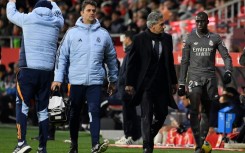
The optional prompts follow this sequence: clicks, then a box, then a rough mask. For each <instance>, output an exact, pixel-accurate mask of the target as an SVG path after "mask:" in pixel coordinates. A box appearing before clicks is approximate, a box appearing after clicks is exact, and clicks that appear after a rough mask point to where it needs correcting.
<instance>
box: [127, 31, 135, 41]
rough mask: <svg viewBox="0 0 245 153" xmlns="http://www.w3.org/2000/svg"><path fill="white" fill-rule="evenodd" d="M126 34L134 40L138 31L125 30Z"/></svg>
mask: <svg viewBox="0 0 245 153" xmlns="http://www.w3.org/2000/svg"><path fill="white" fill-rule="evenodd" d="M124 35H125V37H129V38H130V39H131V40H133V39H134V36H135V35H136V32H135V31H131V30H130V31H125V32H124Z"/></svg>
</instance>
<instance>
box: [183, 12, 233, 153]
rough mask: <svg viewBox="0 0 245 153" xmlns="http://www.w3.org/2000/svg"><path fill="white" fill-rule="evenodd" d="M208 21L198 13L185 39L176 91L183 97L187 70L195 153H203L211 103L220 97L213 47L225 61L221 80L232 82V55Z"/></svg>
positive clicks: (202, 13)
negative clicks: (210, 27) (194, 25)
mask: <svg viewBox="0 0 245 153" xmlns="http://www.w3.org/2000/svg"><path fill="white" fill-rule="evenodd" d="M208 23H209V21H208V15H207V14H206V13H205V12H200V13H198V14H197V16H196V30H194V31H192V32H191V33H190V34H189V35H188V36H187V38H186V40H184V46H183V49H182V60H181V70H180V77H179V89H178V94H179V96H183V95H185V94H186V91H185V83H186V76H187V71H188V89H189V98H190V104H191V105H190V124H191V128H192V132H193V134H194V138H195V141H196V148H195V153H202V150H201V148H202V145H203V142H204V140H205V138H206V136H207V133H208V129H209V121H208V120H209V110H210V106H211V102H212V101H217V100H218V99H219V96H218V87H217V79H216V74H215V54H216V50H218V51H219V52H220V54H221V56H222V58H223V60H224V63H225V69H226V72H225V74H224V80H223V81H224V83H225V84H227V83H230V82H231V71H232V61H231V57H230V55H229V53H228V50H227V48H226V47H225V44H224V42H223V41H222V39H221V37H220V36H219V35H218V34H215V33H212V32H209V30H208ZM200 106H202V107H201V110H200Z"/></svg>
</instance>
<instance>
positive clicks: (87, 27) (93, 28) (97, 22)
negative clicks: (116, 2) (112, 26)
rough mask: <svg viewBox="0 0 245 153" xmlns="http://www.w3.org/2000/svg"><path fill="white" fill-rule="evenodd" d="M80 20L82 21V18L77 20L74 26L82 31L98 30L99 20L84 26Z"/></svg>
mask: <svg viewBox="0 0 245 153" xmlns="http://www.w3.org/2000/svg"><path fill="white" fill-rule="evenodd" d="M82 19H83V18H82V17H80V18H78V19H77V22H76V26H78V27H81V28H84V29H92V30H96V29H98V28H100V22H99V20H97V19H95V20H96V22H95V23H93V24H84V23H83V22H82Z"/></svg>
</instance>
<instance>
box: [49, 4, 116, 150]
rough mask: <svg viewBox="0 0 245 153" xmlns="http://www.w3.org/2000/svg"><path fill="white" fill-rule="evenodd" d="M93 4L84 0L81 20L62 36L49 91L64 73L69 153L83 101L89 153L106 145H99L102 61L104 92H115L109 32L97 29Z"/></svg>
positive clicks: (75, 138) (74, 142)
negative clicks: (67, 104) (68, 104)
mask: <svg viewBox="0 0 245 153" xmlns="http://www.w3.org/2000/svg"><path fill="white" fill-rule="evenodd" d="M96 6H97V4H96V2H95V1H93V0H85V1H83V3H82V7H81V17H80V18H78V20H77V22H76V25H75V26H74V27H72V28H70V29H69V30H68V31H67V33H66V34H65V36H64V38H63V40H62V42H61V45H60V47H59V49H58V52H59V55H58V57H57V63H56V67H55V77H54V82H53V84H52V87H51V88H52V89H54V88H55V87H56V86H59V87H60V85H61V82H62V81H63V77H64V75H65V74H66V70H68V73H67V74H68V81H69V83H70V84H71V88H70V100H71V106H70V123H69V126H70V136H71V142H72V144H71V149H70V153H77V152H78V131H79V123H80V122H79V121H80V119H79V116H80V112H81V110H82V107H83V104H84V103H85V101H86V100H87V104H88V111H89V117H90V133H91V137H92V149H91V152H92V153H100V152H104V151H105V150H106V149H107V146H108V142H104V143H101V144H100V142H99V134H100V102H101V100H100V97H101V96H100V95H101V88H102V84H103V80H104V76H105V70H104V68H103V62H105V63H106V65H107V68H108V71H107V72H108V74H107V75H108V81H109V85H108V93H109V94H110V95H111V94H112V93H114V91H115V82H116V81H117V74H118V68H117V57H116V51H115V49H114V46H113V43H112V39H111V37H110V35H109V33H108V32H107V31H106V30H105V29H103V28H101V26H100V23H99V21H98V20H97V19H95V15H96Z"/></svg>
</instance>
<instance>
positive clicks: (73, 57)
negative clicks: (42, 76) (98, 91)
mask: <svg viewBox="0 0 245 153" xmlns="http://www.w3.org/2000/svg"><path fill="white" fill-rule="evenodd" d="M57 56H58V57H57V61H56V66H55V77H54V81H57V82H62V81H63V78H64V75H68V81H69V83H70V84H73V85H100V84H103V80H104V77H105V70H104V68H103V66H102V65H103V63H106V65H107V68H108V71H107V73H108V81H109V82H116V81H117V74H118V68H117V61H116V51H115V49H114V46H113V43H112V40H111V37H110V35H109V33H108V32H107V31H106V30H105V29H103V28H101V26H100V23H99V21H98V20H96V22H95V23H94V24H84V23H83V22H82V17H80V18H79V19H78V20H77V22H76V25H75V26H74V27H72V28H70V29H69V30H68V31H67V32H66V34H65V36H64V38H63V40H62V42H61V45H60V47H59V49H58V55H57Z"/></svg>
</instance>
